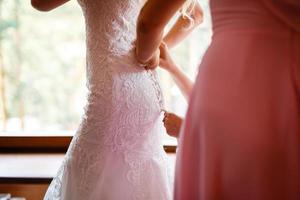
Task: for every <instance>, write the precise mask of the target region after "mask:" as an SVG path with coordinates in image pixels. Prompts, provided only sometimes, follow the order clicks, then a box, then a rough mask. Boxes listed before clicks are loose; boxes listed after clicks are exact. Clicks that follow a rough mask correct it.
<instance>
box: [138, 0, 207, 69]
mask: <svg viewBox="0 0 300 200" xmlns="http://www.w3.org/2000/svg"><path fill="white" fill-rule="evenodd" d="M185 2H186V0H164V1H161V0H148V1H147V2H146V3H145V5H144V7H143V8H142V10H141V12H140V15H139V17H138V22H137V42H136V56H137V60H138V61H139V62H140V63H142V64H146V65H147V67H148V68H155V67H157V66H158V63H159V45H160V44H161V42H162V41H164V42H165V43H166V44H167V45H168V46H169V48H171V47H174V46H175V45H176V44H178V43H179V42H181V41H182V40H183V39H184V38H185V37H186V36H187V35H188V34H189V33H191V32H192V30H193V29H194V28H195V27H196V26H197V25H199V24H200V23H201V22H202V18H203V12H202V9H201V7H200V5H199V4H198V2H197V3H196V5H195V7H194V8H193V10H192V13H191V15H192V16H191V17H192V18H193V20H194V23H193V24H191V25H190V23H191V21H190V20H189V19H187V18H184V17H182V16H181V17H179V18H178V20H177V22H176V23H175V24H174V26H173V27H172V28H171V30H170V31H169V33H168V34H167V35H166V36H165V37H163V34H164V28H165V27H166V25H167V24H168V22H169V21H170V19H171V18H172V17H173V16H174V14H175V13H176V12H177V11H178V10H179V9H180V8H181V7H182V5H183V4H184V3H185Z"/></svg>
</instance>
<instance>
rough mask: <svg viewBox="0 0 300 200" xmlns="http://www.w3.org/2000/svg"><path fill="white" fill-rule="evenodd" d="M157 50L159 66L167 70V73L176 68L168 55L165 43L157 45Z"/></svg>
mask: <svg viewBox="0 0 300 200" xmlns="http://www.w3.org/2000/svg"><path fill="white" fill-rule="evenodd" d="M159 50H160V59H159V66H160V67H161V68H163V69H165V70H167V71H168V72H169V73H172V72H173V71H174V70H175V69H176V68H177V66H176V64H175V62H174V60H173V58H172V57H171V55H170V52H169V48H168V46H167V44H166V43H164V42H162V43H161V44H160V46H159Z"/></svg>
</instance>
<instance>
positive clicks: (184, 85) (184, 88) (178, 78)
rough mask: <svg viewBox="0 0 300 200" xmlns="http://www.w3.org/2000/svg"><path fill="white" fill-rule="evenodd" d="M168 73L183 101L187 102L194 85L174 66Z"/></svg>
mask: <svg viewBox="0 0 300 200" xmlns="http://www.w3.org/2000/svg"><path fill="white" fill-rule="evenodd" d="M169 72H170V74H171V76H172V78H173V79H174V81H175V82H176V84H177V85H178V87H179V89H180V91H181V92H182V94H183V95H184V97H185V99H186V100H188V99H189V96H190V94H191V91H192V89H193V85H194V83H193V82H192V81H191V80H190V79H189V78H188V77H187V76H186V75H185V74H184V73H183V72H182V71H181V70H180V69H179V67H177V66H176V65H174V66H173V67H172V69H170V70H169Z"/></svg>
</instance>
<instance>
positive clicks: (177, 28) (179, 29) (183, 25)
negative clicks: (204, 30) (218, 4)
mask: <svg viewBox="0 0 300 200" xmlns="http://www.w3.org/2000/svg"><path fill="white" fill-rule="evenodd" d="M191 20H193V21H191ZM202 21H203V11H202V8H201V6H200V4H199V3H196V5H195V7H194V9H193V11H192V13H191V19H189V18H187V17H183V16H180V17H179V18H178V19H177V21H176V22H175V24H174V25H173V27H172V28H171V29H170V31H169V32H168V33H167V34H166V36H164V39H163V40H164V42H165V43H166V44H167V46H168V48H173V47H174V46H176V45H177V44H179V43H180V42H181V41H182V40H184V39H185V38H186V37H187V36H188V35H189V34H190V33H191V32H192V31H193V30H194V29H195V28H196V27H197V26H198V25H200V24H201V23H202Z"/></svg>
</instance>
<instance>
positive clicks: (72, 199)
mask: <svg viewBox="0 0 300 200" xmlns="http://www.w3.org/2000/svg"><path fill="white" fill-rule="evenodd" d="M144 3H145V0H79V4H80V5H81V7H82V10H83V13H84V16H85V20H86V32H87V55H86V56H87V59H86V60H87V78H88V83H87V86H88V89H89V94H88V103H87V105H86V107H85V115H84V117H83V119H82V122H81V125H80V127H79V129H78V130H77V133H76V135H75V136H74V138H73V140H72V142H71V145H70V147H69V150H68V152H67V155H66V157H65V160H64V162H63V164H62V166H61V168H60V169H59V172H58V174H57V176H56V177H55V178H54V179H53V181H52V183H51V185H50V186H49V188H48V191H47V193H46V195H45V197H44V199H45V200H56V199H58V200H138V199H141V200H148V199H149V200H169V199H171V198H172V197H171V194H172V189H171V185H172V182H173V181H172V180H171V176H170V174H169V168H168V164H167V157H166V154H165V152H164V149H163V145H162V138H161V137H162V134H163V131H164V129H163V124H162V121H161V109H162V107H163V99H162V94H161V90H160V86H159V83H158V81H157V77H156V74H155V72H154V71H146V70H144V69H143V68H142V67H140V66H139V65H138V63H137V62H136V60H135V57H134V41H135V39H136V33H135V32H136V21H137V16H138V14H139V11H140V9H141V8H142V6H143V5H144ZM74 25H76V22H74Z"/></svg>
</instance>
